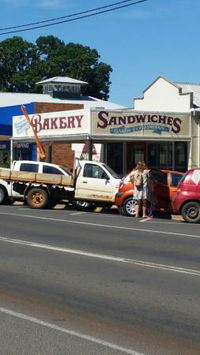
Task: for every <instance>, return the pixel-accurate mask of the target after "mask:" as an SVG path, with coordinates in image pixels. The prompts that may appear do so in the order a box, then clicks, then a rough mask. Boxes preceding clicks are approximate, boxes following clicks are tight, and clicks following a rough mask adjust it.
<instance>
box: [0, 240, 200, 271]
mask: <svg viewBox="0 0 200 355" xmlns="http://www.w3.org/2000/svg"><path fill="white" fill-rule="evenodd" d="M0 242H5V243H11V244H18V245H22V246H27V247H32V248H39V249H46V250H53V251H58V252H61V253H66V254H73V255H79V256H86V257H90V258H96V259H102V260H107V261H113V262H119V263H125V264H132V265H136V266H142V267H146V268H153V269H159V270H165V271H171V272H176V273H182V274H187V275H192V276H198V277H200V271H199V270H195V269H187V268H182V267H178V266H172V265H171V266H170V265H164V264H157V263H152V262H148V261H143V260H137V259H129V258H123V257H117V256H113V255H105V254H96V253H91V252H86V251H82V250H78V249H68V248H61V247H56V246H52V245H49V244H41V243H35V242H28V241H26V240H20V239H12V238H7V237H2V236H0Z"/></svg>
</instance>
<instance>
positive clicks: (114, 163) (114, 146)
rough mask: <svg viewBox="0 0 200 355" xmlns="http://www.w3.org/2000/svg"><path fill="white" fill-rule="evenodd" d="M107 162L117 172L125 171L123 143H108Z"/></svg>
mask: <svg viewBox="0 0 200 355" xmlns="http://www.w3.org/2000/svg"><path fill="white" fill-rule="evenodd" d="M107 164H108V165H109V166H110V167H111V168H112V169H113V170H114V171H116V172H117V174H122V173H123V143H108V144H107Z"/></svg>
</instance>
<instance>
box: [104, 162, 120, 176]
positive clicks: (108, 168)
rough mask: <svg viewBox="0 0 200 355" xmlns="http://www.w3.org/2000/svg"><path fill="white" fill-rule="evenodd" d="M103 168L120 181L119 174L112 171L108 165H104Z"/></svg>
mask: <svg viewBox="0 0 200 355" xmlns="http://www.w3.org/2000/svg"><path fill="white" fill-rule="evenodd" d="M103 166H104V167H105V168H106V170H108V171H109V173H110V174H111V175H112V176H113V177H114V178H115V179H120V177H119V175H117V173H116V172H115V171H114V170H113V169H111V168H110V167H109V166H108V165H106V164H103Z"/></svg>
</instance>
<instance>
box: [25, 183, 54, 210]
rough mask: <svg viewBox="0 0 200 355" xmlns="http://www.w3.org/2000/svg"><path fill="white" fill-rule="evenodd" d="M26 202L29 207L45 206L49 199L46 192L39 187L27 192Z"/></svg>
mask: <svg viewBox="0 0 200 355" xmlns="http://www.w3.org/2000/svg"><path fill="white" fill-rule="evenodd" d="M26 200H27V203H28V205H29V206H30V207H31V208H45V207H46V206H47V204H48V201H49V196H48V193H47V192H46V191H45V190H44V189H41V188H37V187H35V188H33V189H31V190H30V191H29V192H28V194H27V199H26Z"/></svg>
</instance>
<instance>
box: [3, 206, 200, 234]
mask: <svg viewBox="0 0 200 355" xmlns="http://www.w3.org/2000/svg"><path fill="white" fill-rule="evenodd" d="M0 215H8V216H17V217H23V218H32V219H40V220H46V221H54V222H63V223H72V224H80V225H86V226H93V227H100V228H111V229H121V230H129V231H135V232H140V233H141V232H146V233H154V234H159V236H160V235H161V234H165V235H167V236H169V237H171V236H174V235H175V236H177V237H187V238H195V239H200V235H199V234H198V235H195V234H185V233H178V232H166V231H161V230H155V229H144V228H133V227H123V226H116V225H110V224H100V223H91V222H83V221H74V220H69V219H60V218H51V217H42V216H33V215H26V214H21V213H20V214H18V213H6V212H0Z"/></svg>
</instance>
